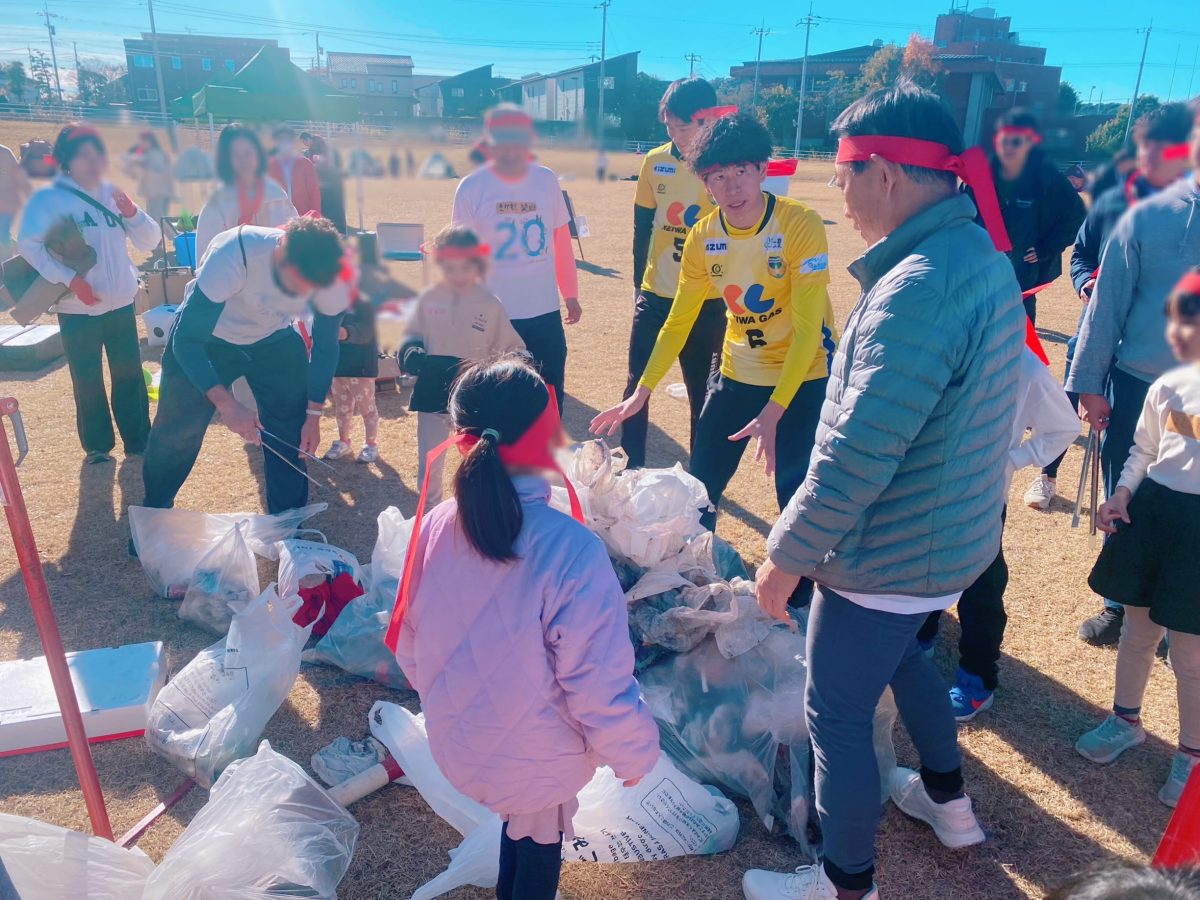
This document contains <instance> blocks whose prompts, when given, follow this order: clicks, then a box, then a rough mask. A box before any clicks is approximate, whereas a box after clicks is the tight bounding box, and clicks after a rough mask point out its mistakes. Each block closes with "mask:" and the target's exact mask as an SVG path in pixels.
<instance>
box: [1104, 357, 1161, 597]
mask: <svg viewBox="0 0 1200 900" xmlns="http://www.w3.org/2000/svg"><path fill="white" fill-rule="evenodd" d="M1149 390H1150V383H1149V382H1147V381H1142V379H1140V378H1137V377H1135V376H1133V375H1130V374H1129V373H1128V372H1122V371H1121V370H1120V369H1118V368H1117V367H1116V366H1113V368H1112V371H1111V372H1109V373H1108V389H1107V390H1106V391H1105V396H1106V397H1107V398H1108V402H1109V405H1110V406H1112V412H1111V413H1109V420H1108V427H1107V428H1106V429H1104V433H1103V435H1102V436H1101V439H1100V475H1101V476H1102V477H1103V478H1104V494H1105V496H1108V497H1111V496H1112V495H1113V491H1115V490H1116V489H1117V482H1118V481H1120V480H1121V470H1122V469H1124V468H1125V462H1126V460H1128V459H1129V451H1130V450H1132V449H1133V433H1134V431H1135V430H1136V429H1137V422H1138V417H1139V416H1140V415H1141V414H1142V406H1143V405H1144V404H1145V402H1146V394H1147V392H1148V391H1149ZM1104 605H1105V606H1106V607H1108V608H1109V609H1122V606H1121V604H1120V603H1118V602H1117V601H1115V600H1109V599H1108V598H1105V600H1104Z"/></svg>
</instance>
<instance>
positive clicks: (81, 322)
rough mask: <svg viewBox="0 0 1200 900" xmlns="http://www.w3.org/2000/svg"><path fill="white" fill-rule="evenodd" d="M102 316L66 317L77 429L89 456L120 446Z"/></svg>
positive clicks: (63, 331)
mask: <svg viewBox="0 0 1200 900" xmlns="http://www.w3.org/2000/svg"><path fill="white" fill-rule="evenodd" d="M101 319H102V317H101V316H85V315H77V314H62V313H60V314H59V316H58V329H59V333H60V335H61V336H62V342H63V351H64V352H65V353H66V355H67V368H68V369H69V370H70V372H71V391H72V393H73V394H74V395H75V428H76V430H77V431H78V432H79V443H80V444H81V445H82V446H83V449H84V450H85V451H86V452H88V453H98V452H103V453H107V452H108V451H110V450H112V448H113V447H114V446H115V445H116V436H115V435H114V434H113V426H112V418H111V417H110V416H109V413H108V393H107V392H106V391H105V389H104V323H103V322H102V321H101Z"/></svg>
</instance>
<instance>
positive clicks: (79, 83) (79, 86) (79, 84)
mask: <svg viewBox="0 0 1200 900" xmlns="http://www.w3.org/2000/svg"><path fill="white" fill-rule="evenodd" d="M71 52H72V53H74V54H75V90H76V92H77V93H78V94H79V105H80V106H83V79H82V78H80V77H79V76H80V75H81V74H82V70H81V69H80V67H79V44H77V43H76V42H75V41H71Z"/></svg>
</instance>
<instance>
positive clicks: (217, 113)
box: [171, 47, 358, 122]
mask: <svg viewBox="0 0 1200 900" xmlns="http://www.w3.org/2000/svg"><path fill="white" fill-rule="evenodd" d="M171 113H172V115H175V116H178V117H180V118H193V117H196V118H203V117H207V116H208V115H210V114H211V115H212V117H213V118H214V119H217V120H220V121H234V120H237V121H239V122H245V121H255V120H258V121H271V122H279V121H292V122H357V121H358V98H357V97H355V96H353V95H351V94H343V93H341V92H340V91H336V90H334V89H333V88H332V87H330V86H329V85H328V84H326V83H325V82H324V81H322V80H321V79H320V78H317V77H316V76H314V75H310V74H308V73H307V72H305V71H304V70H303V69H301V68H300V67H299V66H296V65H294V64H293V63H292V61H291V60H290V59H289V58H288V51H287V50H286V49H284V48H282V47H263V48H262V49H261V50H259V51H258V53H256V54H255V55H254V58H253V59H251V60H250V62H248V63H246V65H244V66H242V68H241V69H239V70H238V72H237V73H236V74H234V75H226V76H224V77H221V78H218V79H214V80H213V81H211V82H209V83H208V84H206V85H205V86H204V87H202V88H201V89H200V90H198V91H197V92H196V93H195V94H193V95H192V96H191V97H180V98H179V99H177V100H175V101H174V102H172V104H171Z"/></svg>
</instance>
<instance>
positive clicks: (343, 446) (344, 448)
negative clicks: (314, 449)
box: [323, 441, 354, 462]
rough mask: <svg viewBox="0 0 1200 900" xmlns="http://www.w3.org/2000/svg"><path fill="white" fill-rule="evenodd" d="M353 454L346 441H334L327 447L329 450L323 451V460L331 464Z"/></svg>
mask: <svg viewBox="0 0 1200 900" xmlns="http://www.w3.org/2000/svg"><path fill="white" fill-rule="evenodd" d="M353 453H354V450H353V448H352V447H351V446H350V445H349V444H348V443H347V442H346V441H334V442H333V443H332V444H330V445H329V449H328V450H326V451H325V456H324V457H323V458H324V459H327V460H329V461H330V462H332V461H333V460H335V459H345V458H346V457H347V456H350V455H352V454H353Z"/></svg>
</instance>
